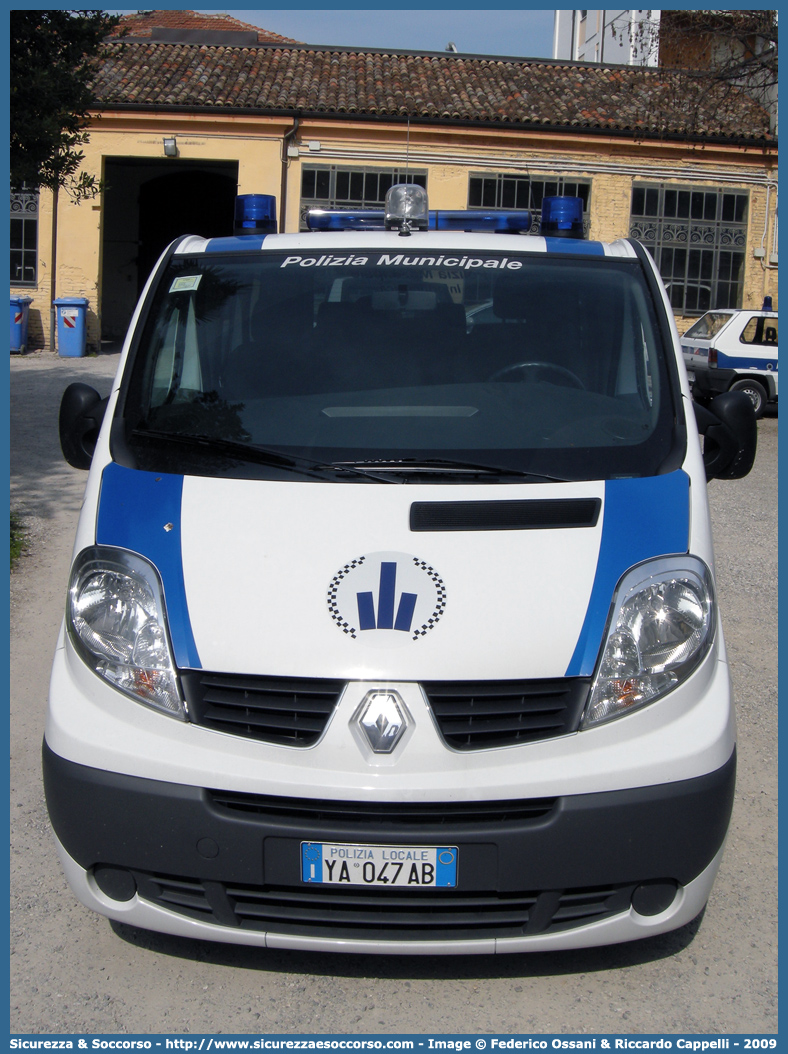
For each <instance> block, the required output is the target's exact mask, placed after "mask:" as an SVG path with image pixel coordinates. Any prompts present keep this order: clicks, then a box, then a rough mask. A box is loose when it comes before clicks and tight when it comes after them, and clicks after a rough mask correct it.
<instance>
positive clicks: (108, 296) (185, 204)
mask: <svg viewBox="0 0 788 1054" xmlns="http://www.w3.org/2000/svg"><path fill="white" fill-rule="evenodd" d="M104 184H105V189H104V194H103V205H102V242H101V248H102V263H101V298H100V312H101V336H102V339H103V340H120V339H121V338H122V337H123V336H124V334H125V332H126V327H127V326H128V324H129V320H130V319H131V316H132V313H133V311H134V306H135V304H136V302H137V299H138V297H139V294H140V292H141V291H142V288H143V286H144V285H145V282H146V281H147V279H148V275H149V274H150V272H151V270H152V268H153V267H154V266H155V264H156V261H157V260H158V258H159V256H160V255H161V253H162V251H163V250H164V249H165V248H166V247H167V246H168V245H169V243H170V242H171V241H172V240H173V239H174V238H177V237H178V236H179V235H181V234H199V235H201V236H202V237H204V238H212V237H221V236H223V235H230V234H232V231H233V210H234V207H235V196H236V193H237V187H238V163H237V162H236V161H207V160H206V161H184V160H181V159H166V160H165V159H164V158H131V157H113V158H107V159H106V160H105V162H104Z"/></svg>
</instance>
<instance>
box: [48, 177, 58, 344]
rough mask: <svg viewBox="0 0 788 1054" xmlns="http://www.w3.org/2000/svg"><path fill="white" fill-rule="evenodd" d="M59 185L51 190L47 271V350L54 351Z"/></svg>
mask: <svg viewBox="0 0 788 1054" xmlns="http://www.w3.org/2000/svg"><path fill="white" fill-rule="evenodd" d="M59 189H60V188H59V186H58V184H57V183H55V186H54V188H53V190H52V243H51V249H50V272H49V350H50V351H52V352H54V351H55V343H56V341H55V333H56V331H57V307H56V306H55V297H56V296H57V206H58V190H59Z"/></svg>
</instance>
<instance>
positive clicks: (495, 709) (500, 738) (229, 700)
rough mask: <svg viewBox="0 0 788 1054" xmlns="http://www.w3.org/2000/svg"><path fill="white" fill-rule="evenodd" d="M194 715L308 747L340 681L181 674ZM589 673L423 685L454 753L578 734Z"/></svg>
mask: <svg viewBox="0 0 788 1054" xmlns="http://www.w3.org/2000/svg"><path fill="white" fill-rule="evenodd" d="M181 683H182V685H183V691H184V695H185V697H186V704H187V706H188V710H189V716H190V718H191V720H192V721H193V722H194V723H195V724H198V725H202V726H204V727H205V728H211V729H213V730H214V731H217V732H227V733H229V734H230V735H235V736H243V737H245V738H249V739H258V740H262V741H264V742H266V743H278V744H283V745H287V746H295V747H309V746H312V745H313V744H314V743H316V742H317V741H318V739H320V737H321V735H322V734H323V732H324V731H325V728H326V726H327V724H328V721H329V718H330V717H331V714H332V713H333V711H334V708H335V707H336V705H337V703H338V701H339V697H340V696H341V694H342V692H343V690H344V688H345V683H346V682H345V681H342V680H319V679H316V678H307V677H303V678H296V677H260V676H252V675H245V674H229V673H227V674H226V673H207V672H206V671H204V670H186V671H183V672H182V673H181ZM590 683H591V682H590V679H588V678H580V677H576V678H571V677H558V678H554V679H552V680H540V681H467V682H461V681H430V682H425V683H424V684H423V685H422V688H423V689H424V691H425V693H426V695H427V698H428V700H429V704H430V707H431V708H432V712H433V714H434V715H435V719H436V721H437V724H438V728H439V730H440V733H441V735H442V736H443V739H444V740H445V742H446V743H447V745H448V746H450V747H452V748H453V749H455V750H484V749H487V748H490V747H504V746H515V745H517V744H519V743H530V742H533V741H536V740H540V739H550V738H552V737H554V736H562V735H566V734H567V733H569V732H576V731H577V728H578V725H579V723H580V717H581V715H582V713H583V707H584V706H585V703H586V699H587V697H588V691H589V686H590Z"/></svg>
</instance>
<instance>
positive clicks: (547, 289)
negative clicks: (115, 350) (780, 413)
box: [113, 236, 675, 480]
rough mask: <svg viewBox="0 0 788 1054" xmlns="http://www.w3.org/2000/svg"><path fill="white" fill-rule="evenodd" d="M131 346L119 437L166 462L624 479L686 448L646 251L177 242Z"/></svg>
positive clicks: (218, 467)
mask: <svg viewBox="0 0 788 1054" xmlns="http://www.w3.org/2000/svg"><path fill="white" fill-rule="evenodd" d="M318 239H319V236H318ZM397 248H399V247H397ZM318 249H319V244H318ZM469 261H470V263H471V266H469ZM132 355H133V359H132V364H131V374H130V378H129V380H128V382H127V383H126V385H125V387H124V394H123V396H122V399H121V401H120V403H119V411H118V412H119V415H120V417H121V420H122V424H123V427H122V428H121V429H120V430H115V431H114V432H113V436H114V437H116V438H115V439H114V440H113V443H114V445H113V456H115V457H116V460H119V461H121V462H123V461H124V460H125V461H127V462H128V463H130V464H134V465H136V466H137V467H139V468H145V469H149V470H151V471H162V472H178V473H186V474H203V475H205V474H210V475H217V474H218V475H229V476H238V477H252V478H282V473H283V472H285V471H286V466H284V465H283V462H284V459H286V458H301V459H313V460H314V461H315V462H320V463H321V464H322V465H324V466H325V465H334V464H337V463H341V464H346V465H349V464H355V465H379V464H383V463H389V464H393V463H394V462H402V463H403V464H404V465H411V466H412V465H418V464H421V463H423V464H424V467H425V468H429V466H430V464H432V465H433V466H434V465H437V464H441V465H444V466H445V465H447V464H449V463H450V462H452V461H454V462H457V463H458V464H459V463H460V462H465V463H468V464H472V463H479V464H483V465H486V466H491V467H495V468H500V469H503V470H508V471H511V472H513V473H535V474H539V473H541V474H544V475H546V476H549V477H553V478H562V479H573V480H574V479H608V478H611V477H613V476H626V475H629V476H632V475H634V476H644V475H653V474H656V473H657V472H659V471H660V470H661V469H662V466H663V464H664V462H665V459H666V458H667V457H668V455H669V453H670V451H671V450H672V448H673V441H674V432H673V428H674V416H675V415H674V407H673V398H672V395H671V387H670V381H669V374H668V369H667V366H666V361H665V352H664V349H663V346H662V341H661V336H660V332H659V326H658V325H657V320H656V315H655V312H654V307H653V303H652V300H651V297H650V294H649V291H648V288H647V286H646V283H645V280H644V277H643V273H642V270H641V267H640V264H639V262H638V261H628V260H620V259H612V258H607V257H601V256H600V257H591V256H582V257H581V256H574V255H570V254H567V255H566V256H564V257H553V256H547V255H545V254H542V253H517V252H509V253H507V252H506V251H501V252H500V253H489V252H477V253H472V252H469V253H467V254H466V255H464V256H457V257H451V256H449V254H447V253H443V254H435V255H433V256H429V257H423V256H414V255H413V254H409V253H407V252H401V251H398V252H396V253H382V252H374V253H366V254H364V253H363V251H356V252H355V253H353V252H342V253H336V254H331V253H328V252H319V251H312V252H309V251H303V250H301V251H299V253H297V254H291V255H286V254H279V253H272V252H271V253H266V252H259V251H258V252H256V253H248V254H246V253H244V254H239V253H232V254H230V253H228V254H226V255H221V254H216V255H208V254H195V255H194V256H178V255H176V256H174V257H173V258H172V260H171V262H170V264H169V267H168V268H167V270H166V271H165V273H164V274H163V276H162V278H161V280H160V281H159V283H158V286H157V291H156V293H155V296H154V298H153V302H152V305H151V309H150V311H149V313H148V317H147V320H146V322H145V325H144V328H143V331H142V335H141V339H140V341H139V343H138V345H137V347H136V349H133V352H132ZM192 439H194V440H195V441H194V442H192V441H191V440H192ZM178 440H180V441H178ZM197 440H199V442H198V441H197ZM242 445H243V446H248V447H249V448H250V451H251V448H258V449H259V450H260V451H267V452H274V453H278V454H279V455H281V457H280V458H279V461H278V462H277V459H276V458H269V459H267V460H266V458H265V457H259V458H257V459H255V458H253V457H250V458H249V459H246V458H244V456H243V453H244V451H243V447H242ZM436 471H437V469H436ZM447 478H448V477H447ZM452 478H453V477H452ZM502 478H503V477H502Z"/></svg>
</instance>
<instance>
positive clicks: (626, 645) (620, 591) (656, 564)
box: [580, 556, 716, 728]
mask: <svg viewBox="0 0 788 1054" xmlns="http://www.w3.org/2000/svg"><path fill="white" fill-rule="evenodd" d="M715 623H716V605H715V601H714V585H713V581H712V577H711V572H710V571H709V568H708V567H707V566H706V564H704V563H703V561H702V560H698V559H697V558H696V557H693V556H675V557H661V558H660V559H658V560H650V561H648V562H647V563H644V564H640V565H639V566H637V567H635V568H633V569H632V570H631V571H628V572H627V574H626V575H625V576H624V577H623V578H622V580H621V581H620V583H619V585H618V588H617V589H616V593H615V596H614V598H613V604H612V607H611V614H610V619H609V622H608V629H607V637H606V639H605V645H604V648H603V649H602V658H601V659H600V661H599V665H598V667H597V672H596V676H595V678H594V683H593V685H592V688H591V696H590V698H589V701H588V705H587V706H586V711H585V714H584V716H583V720H582V723H581V726H580V727H581V728H589V727H592V726H593V725H597V724H599V723H600V722H601V721H608V720H610V719H611V718H613V717H620V716H621V715H622V714H628V713H630V712H631V711H632V710H636V709H638V707H641V706H645V705H646V704H647V703H652V702H654V700H655V699H659V698H660V697H661V696H663V695H665V693H666V692H669V691H671V690H672V689H673V688H675V687H676V686H677V685H678V684H680V683H681V682H682V681H683V680H685V679H686V678H687V677H689V675H690V674H691V673H692V671H693V670H695V669H696V668H697V666H698V665H699V664H700V662H701V661H702V659H703V657H704V656H705V655H706V654H707V652H708V650H709V648H710V647H711V644H712V641H713V640H714V628H715Z"/></svg>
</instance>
